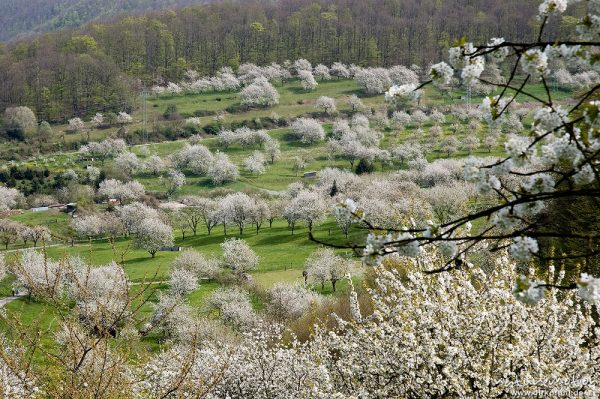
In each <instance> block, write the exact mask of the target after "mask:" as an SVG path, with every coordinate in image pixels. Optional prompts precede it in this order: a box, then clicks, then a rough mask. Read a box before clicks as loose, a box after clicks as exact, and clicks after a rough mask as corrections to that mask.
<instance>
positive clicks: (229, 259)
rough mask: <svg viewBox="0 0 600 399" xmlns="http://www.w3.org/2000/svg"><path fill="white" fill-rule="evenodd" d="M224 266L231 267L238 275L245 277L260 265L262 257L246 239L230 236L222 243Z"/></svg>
mask: <svg viewBox="0 0 600 399" xmlns="http://www.w3.org/2000/svg"><path fill="white" fill-rule="evenodd" d="M221 249H222V250H223V266H224V267H226V268H228V269H231V271H232V272H233V273H234V274H235V275H236V276H237V277H238V278H244V277H245V276H246V275H247V274H248V272H249V271H251V270H254V269H256V268H257V267H258V262H259V261H260V258H259V257H258V255H256V253H255V252H254V251H253V250H252V248H250V246H249V245H248V244H247V243H246V241H244V240H240V239H237V238H230V239H227V240H225V242H223V243H222V244H221Z"/></svg>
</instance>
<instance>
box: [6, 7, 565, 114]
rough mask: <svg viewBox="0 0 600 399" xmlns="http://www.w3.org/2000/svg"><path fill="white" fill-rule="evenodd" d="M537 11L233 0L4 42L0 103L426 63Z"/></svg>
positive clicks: (109, 97)
mask: <svg viewBox="0 0 600 399" xmlns="http://www.w3.org/2000/svg"><path fill="white" fill-rule="evenodd" d="M536 9H537V2H536V1H535V0H509V1H502V2H498V1H493V0H478V1H474V0H446V1H442V0H423V1H421V0H339V1H335V2H333V1H331V0H319V1H315V0H293V1H292V0H283V1H277V2H271V1H258V0H257V1H247V2H229V1H225V2H219V3H213V4H208V5H200V6H192V7H188V8H184V9H181V10H179V11H163V12H160V13H154V14H148V15H145V16H138V17H136V16H128V17H125V18H122V19H118V20H115V21H112V22H110V23H90V24H89V25H87V26H85V27H83V28H81V29H78V30H72V31H61V32H57V33H49V34H44V35H41V36H38V37H35V38H32V39H27V40H23V41H20V42H15V43H11V44H6V45H4V46H3V47H0V110H2V109H4V108H5V107H7V106H10V105H28V106H30V107H32V108H33V109H34V110H35V111H36V113H37V114H38V118H39V119H41V120H49V121H61V120H65V119H66V118H68V117H70V116H72V115H79V116H82V115H90V114H91V113H93V112H97V111H100V112H106V111H118V110H128V109H130V108H131V107H132V94H133V93H137V90H139V89H140V88H141V86H142V84H146V85H150V84H154V83H157V82H161V81H165V80H166V81H178V80H180V79H181V78H182V76H183V74H184V73H185V71H186V70H187V69H195V70H197V71H199V72H201V73H206V74H211V73H214V72H215V71H217V70H218V69H219V68H220V67H222V66H231V67H233V68H236V67H237V66H238V65H240V64H243V63H247V62H252V63H257V64H268V63H271V62H279V63H281V62H284V61H285V60H294V59H297V58H307V59H308V60H310V61H311V62H313V63H317V62H320V63H325V64H327V65H331V63H333V62H335V61H341V62H344V63H355V64H357V65H362V66H375V65H383V66H390V65H394V64H404V65H410V64H413V63H414V64H418V65H420V66H422V67H426V66H427V64H428V63H430V62H433V61H436V60H439V59H441V58H444V54H443V52H444V51H445V49H446V48H447V47H448V46H449V45H450V44H451V43H452V42H453V41H454V40H455V39H457V38H460V37H463V36H464V37H468V38H469V39H470V40H473V41H475V42H477V41H478V40H479V41H481V40H484V38H489V37H495V36H502V37H506V38H508V39H525V38H529V37H531V35H532V28H531V26H532V25H531V24H530V22H531V20H532V16H533V15H534V13H535V11H536ZM464 21H470V22H469V24H464V23H463V22H464ZM563 22H564V21H563ZM565 24H567V25H568V21H566V22H564V23H563V24H562V25H563V26H564V25H565ZM555 29H561V26H560V25H559V27H558V28H555ZM554 33H556V32H552V30H547V31H546V34H548V35H549V36H552V35H553V34H554Z"/></svg>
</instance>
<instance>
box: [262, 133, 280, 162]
mask: <svg viewBox="0 0 600 399" xmlns="http://www.w3.org/2000/svg"><path fill="white" fill-rule="evenodd" d="M265 153H266V154H267V157H268V158H269V161H270V162H271V164H274V163H275V161H277V160H278V159H279V158H281V146H280V144H279V141H278V140H277V139H274V138H270V139H269V140H267V142H266V143H265Z"/></svg>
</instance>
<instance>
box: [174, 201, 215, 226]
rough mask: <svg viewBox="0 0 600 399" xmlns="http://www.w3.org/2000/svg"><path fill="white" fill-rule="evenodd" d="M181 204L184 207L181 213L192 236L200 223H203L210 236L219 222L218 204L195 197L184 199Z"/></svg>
mask: <svg viewBox="0 0 600 399" xmlns="http://www.w3.org/2000/svg"><path fill="white" fill-rule="evenodd" d="M181 202H182V203H183V204H185V205H186V207H185V208H183V209H182V210H181V213H182V215H184V217H185V218H186V220H187V223H188V225H189V226H190V228H191V229H192V232H193V233H194V235H196V232H197V230H198V223H200V222H201V221H202V222H204V225H205V226H206V229H207V230H208V235H210V233H211V231H212V229H213V228H214V227H215V226H216V225H218V224H219V222H220V218H219V215H218V213H219V204H218V202H217V201H215V200H213V199H211V198H206V197H196V196H187V197H184V198H183V199H182V201H181Z"/></svg>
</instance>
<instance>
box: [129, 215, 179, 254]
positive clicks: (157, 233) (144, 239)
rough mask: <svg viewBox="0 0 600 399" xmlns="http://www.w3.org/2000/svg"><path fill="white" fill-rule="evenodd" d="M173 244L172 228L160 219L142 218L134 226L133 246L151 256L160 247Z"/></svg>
mask: <svg viewBox="0 0 600 399" xmlns="http://www.w3.org/2000/svg"><path fill="white" fill-rule="evenodd" d="M171 245H173V229H172V228H171V226H169V225H167V224H165V223H164V222H162V221H161V220H160V219H155V218H153V219H144V220H142V221H141V222H140V224H139V226H137V228H136V233H135V246H136V248H140V249H143V250H145V251H147V252H148V253H149V254H150V255H151V256H152V257H153V258H154V256H155V255H156V253H157V252H158V251H159V250H160V249H161V248H162V247H168V246H171Z"/></svg>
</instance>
